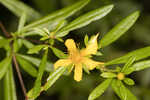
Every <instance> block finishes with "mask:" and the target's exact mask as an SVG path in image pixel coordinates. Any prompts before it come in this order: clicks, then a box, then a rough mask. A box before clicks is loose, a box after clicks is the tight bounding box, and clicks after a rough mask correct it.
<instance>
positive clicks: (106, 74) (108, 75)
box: [101, 72, 117, 78]
mask: <svg viewBox="0 0 150 100" xmlns="http://www.w3.org/2000/svg"><path fill="white" fill-rule="evenodd" d="M101 76H102V77H103V78H114V77H116V76H117V75H116V74H115V73H111V72H104V73H102V74H101Z"/></svg>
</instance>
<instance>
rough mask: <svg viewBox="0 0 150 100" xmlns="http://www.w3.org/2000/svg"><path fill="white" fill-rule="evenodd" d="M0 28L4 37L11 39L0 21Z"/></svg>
mask: <svg viewBox="0 0 150 100" xmlns="http://www.w3.org/2000/svg"><path fill="white" fill-rule="evenodd" d="M0 28H1V29H2V31H3V32H4V35H5V36H6V37H8V38H10V37H11V35H10V34H9V33H8V32H7V31H6V29H5V27H4V25H3V24H2V22H1V21H0Z"/></svg>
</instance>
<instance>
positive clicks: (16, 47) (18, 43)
mask: <svg viewBox="0 0 150 100" xmlns="http://www.w3.org/2000/svg"><path fill="white" fill-rule="evenodd" d="M21 46H22V39H14V42H13V48H14V52H18V51H19V49H20V48H21Z"/></svg>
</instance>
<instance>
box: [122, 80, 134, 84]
mask: <svg viewBox="0 0 150 100" xmlns="http://www.w3.org/2000/svg"><path fill="white" fill-rule="evenodd" d="M123 81H124V82H125V83H126V84H128V85H134V84H135V83H134V81H133V80H132V79H131V78H125V79H124V80H123Z"/></svg>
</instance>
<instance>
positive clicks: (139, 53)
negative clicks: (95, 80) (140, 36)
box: [105, 46, 150, 65]
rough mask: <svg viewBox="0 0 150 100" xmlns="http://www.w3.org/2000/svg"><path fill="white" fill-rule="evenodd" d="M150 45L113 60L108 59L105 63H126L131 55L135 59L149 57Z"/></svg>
mask: <svg viewBox="0 0 150 100" xmlns="http://www.w3.org/2000/svg"><path fill="white" fill-rule="evenodd" d="M149 51H150V46H148V47H145V48H141V49H137V50H135V51H132V52H129V53H128V54H126V55H124V56H122V57H119V58H116V59H114V60H112V61H108V62H107V63H105V65H112V64H121V63H125V62H127V61H128V59H129V58H130V57H135V61H138V60H141V59H144V58H147V57H149V56H150V52H149Z"/></svg>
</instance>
